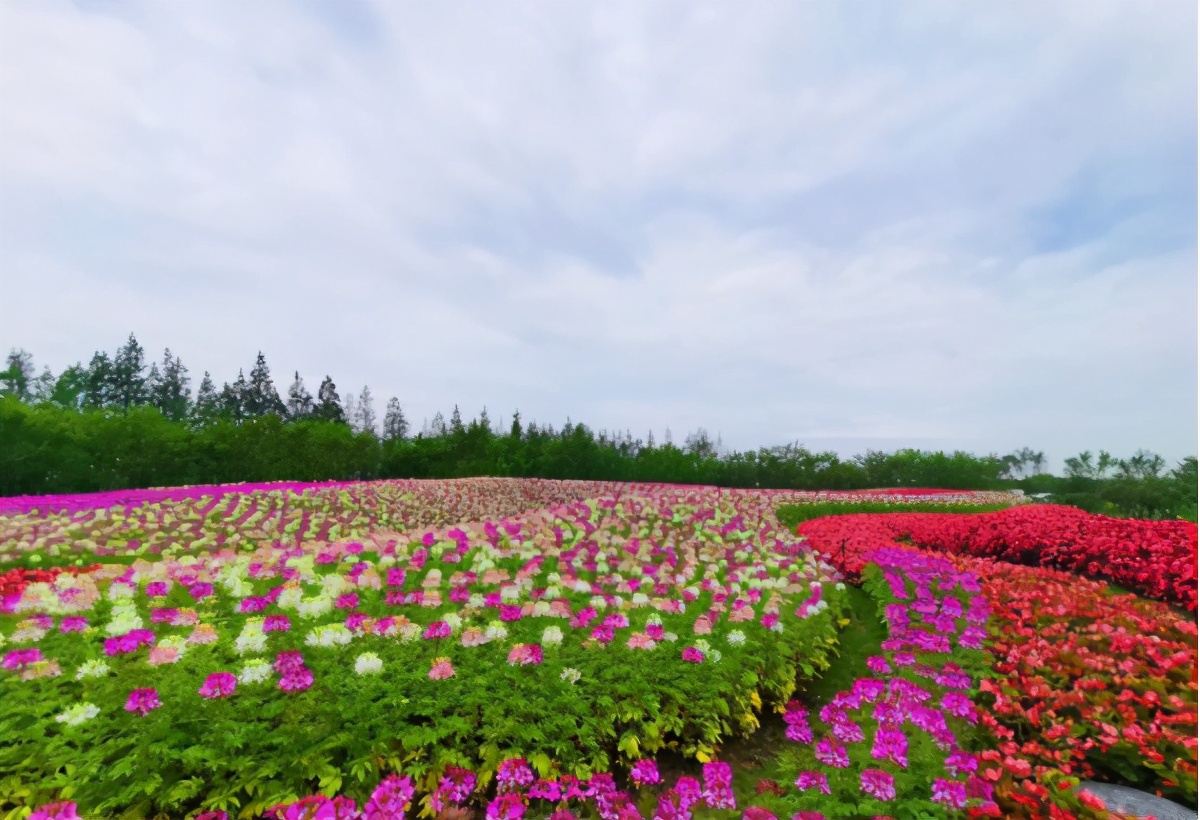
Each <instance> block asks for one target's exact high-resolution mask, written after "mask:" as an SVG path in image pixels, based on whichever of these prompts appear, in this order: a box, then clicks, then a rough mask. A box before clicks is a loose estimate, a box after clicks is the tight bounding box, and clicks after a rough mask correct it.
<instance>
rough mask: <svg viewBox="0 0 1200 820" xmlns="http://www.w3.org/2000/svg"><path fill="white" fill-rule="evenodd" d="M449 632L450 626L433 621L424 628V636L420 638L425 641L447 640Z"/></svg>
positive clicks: (442, 622) (443, 622)
mask: <svg viewBox="0 0 1200 820" xmlns="http://www.w3.org/2000/svg"><path fill="white" fill-rule="evenodd" d="M450 631H451V630H450V624H448V623H446V622H445V621H434V622H433V623H431V624H430V625H429V626H428V627H426V628H425V634H424V635H423V636H422V637H423V638H425V639H426V640H435V639H438V638H449V637H450Z"/></svg>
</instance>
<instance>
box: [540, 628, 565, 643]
mask: <svg viewBox="0 0 1200 820" xmlns="http://www.w3.org/2000/svg"><path fill="white" fill-rule="evenodd" d="M562 640H563V631H562V630H561V629H559V628H558V627H557V626H548V627H546V630H545V631H544V632H543V633H542V646H557V645H558V644H560V643H562Z"/></svg>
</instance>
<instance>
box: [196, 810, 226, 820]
mask: <svg viewBox="0 0 1200 820" xmlns="http://www.w3.org/2000/svg"><path fill="white" fill-rule="evenodd" d="M196 820H229V815H228V814H226V813H225V812H223V811H221V810H220V809H218V810H217V811H206V812H203V813H201V814H197V815H196Z"/></svg>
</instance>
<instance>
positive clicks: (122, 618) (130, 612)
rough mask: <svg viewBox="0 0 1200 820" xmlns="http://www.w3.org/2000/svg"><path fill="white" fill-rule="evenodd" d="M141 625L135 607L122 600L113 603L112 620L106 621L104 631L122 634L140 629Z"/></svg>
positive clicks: (111, 633)
mask: <svg viewBox="0 0 1200 820" xmlns="http://www.w3.org/2000/svg"><path fill="white" fill-rule="evenodd" d="M122 586H123V585H122ZM143 626H144V623H143V621H142V616H141V615H139V614H138V611H137V607H136V606H134V605H133V604H132V603H126V602H122V603H118V604H114V605H113V608H112V620H110V621H109V622H108V626H106V627H105V629H104V631H105V632H107V633H108V634H109V635H114V636H115V635H124V634H126V633H128V632H132V631H133V630H135V629H142V628H143Z"/></svg>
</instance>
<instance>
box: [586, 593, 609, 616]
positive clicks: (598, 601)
mask: <svg viewBox="0 0 1200 820" xmlns="http://www.w3.org/2000/svg"><path fill="white" fill-rule="evenodd" d="M588 605H589V606H591V607H592V609H594V610H596V611H597V612H599V611H600V610H602V609H604V608H605V607H606V606H608V601H606V600H604V596H603V595H593V596H592V599H591V600H590V601H588Z"/></svg>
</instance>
